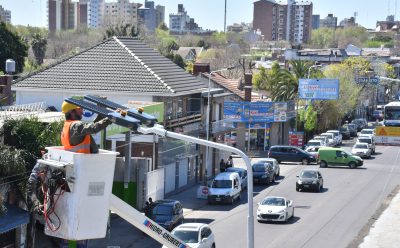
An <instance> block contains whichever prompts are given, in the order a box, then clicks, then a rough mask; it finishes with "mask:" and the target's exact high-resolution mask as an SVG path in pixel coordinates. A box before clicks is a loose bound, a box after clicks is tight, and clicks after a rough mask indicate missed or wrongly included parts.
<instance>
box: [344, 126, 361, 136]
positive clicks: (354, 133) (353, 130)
mask: <svg viewBox="0 0 400 248" xmlns="http://www.w3.org/2000/svg"><path fill="white" fill-rule="evenodd" d="M343 126H344V127H348V128H349V130H350V136H351V137H357V132H358V131H359V130H358V127H357V125H356V124H345V125H343ZM360 130H361V129H360Z"/></svg>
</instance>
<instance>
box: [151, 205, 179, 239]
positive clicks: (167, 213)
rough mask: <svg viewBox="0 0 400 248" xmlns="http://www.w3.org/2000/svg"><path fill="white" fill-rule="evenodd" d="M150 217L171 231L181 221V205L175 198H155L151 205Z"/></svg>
mask: <svg viewBox="0 0 400 248" xmlns="http://www.w3.org/2000/svg"><path fill="white" fill-rule="evenodd" d="M150 219H152V220H154V221H155V222H157V224H159V225H160V226H162V227H164V228H165V229H167V230H168V231H171V230H172V229H173V228H174V227H175V226H177V225H179V224H182V223H183V220H184V217H183V208H182V205H181V203H180V202H179V201H176V200H168V199H166V200H157V201H155V202H154V203H153V205H152V206H151V213H150Z"/></svg>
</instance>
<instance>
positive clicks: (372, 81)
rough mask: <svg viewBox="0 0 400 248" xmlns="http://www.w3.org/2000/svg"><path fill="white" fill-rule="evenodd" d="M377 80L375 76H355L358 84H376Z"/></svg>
mask: <svg viewBox="0 0 400 248" xmlns="http://www.w3.org/2000/svg"><path fill="white" fill-rule="evenodd" d="M379 81H380V80H379V78H377V77H359V78H357V83H359V84H374V85H378V84H379Z"/></svg>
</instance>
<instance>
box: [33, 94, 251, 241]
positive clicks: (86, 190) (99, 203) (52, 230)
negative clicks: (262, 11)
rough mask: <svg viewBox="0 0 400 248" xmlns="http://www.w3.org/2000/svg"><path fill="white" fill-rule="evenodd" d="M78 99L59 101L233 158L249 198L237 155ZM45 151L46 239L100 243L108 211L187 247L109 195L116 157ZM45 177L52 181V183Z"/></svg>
mask: <svg viewBox="0 0 400 248" xmlns="http://www.w3.org/2000/svg"><path fill="white" fill-rule="evenodd" d="M84 99H85V100H86V101H85V100H83V99H72V98H68V99H66V100H65V101H67V102H69V103H72V104H75V105H77V106H80V107H82V108H84V109H88V110H90V111H93V112H95V113H97V114H99V115H102V116H108V117H110V118H111V119H112V121H113V122H114V123H115V124H117V125H121V126H124V127H127V128H130V129H131V130H133V131H135V132H139V133H143V134H156V135H160V136H162V137H171V138H175V139H179V140H184V141H187V142H193V143H196V144H200V145H205V146H208V147H213V148H217V149H221V150H225V151H229V152H232V153H236V154H239V155H240V156H241V157H242V158H243V159H244V161H245V163H246V165H247V167H248V173H249V175H248V197H249V199H252V197H253V180H252V179H253V176H252V171H251V164H250V160H249V159H248V157H247V156H246V155H245V154H244V153H243V152H242V151H240V150H238V149H236V148H234V147H230V146H226V145H223V144H218V143H215V142H211V141H208V140H202V139H198V138H195V137H191V136H186V135H182V134H177V133H173V132H169V131H167V130H165V129H164V127H162V126H160V125H158V124H156V122H157V120H156V118H154V117H153V116H150V115H148V114H145V113H143V112H142V111H137V110H132V109H127V108H126V107H124V106H122V105H118V104H116V103H113V102H110V101H107V100H104V99H101V98H98V97H95V96H85V97H84ZM92 102H94V103H96V104H98V105H96V104H94V103H92ZM116 109H122V110H124V111H126V114H121V113H117V112H115V111H114V110H116ZM47 150H48V153H47V154H45V156H44V157H43V159H40V160H38V163H39V164H40V165H41V168H47V169H46V171H47V175H49V178H48V180H47V181H48V182H50V181H51V182H52V183H49V184H48V185H47V187H48V188H49V189H50V190H48V191H47V196H48V197H47V199H48V201H47V205H49V206H47V209H50V210H51V211H49V213H48V214H47V215H46V218H47V220H46V227H45V228H46V229H45V232H46V234H47V235H50V236H55V237H59V238H63V239H68V240H82V239H95V238H104V237H105V236H106V228H107V221H108V215H109V210H112V211H113V212H115V213H117V214H118V215H119V216H121V217H122V218H123V219H125V220H126V221H128V222H129V223H131V224H132V225H134V226H136V227H137V228H138V229H140V230H141V231H143V232H145V233H146V234H148V235H149V236H150V237H152V238H153V239H155V240H157V241H158V242H160V243H161V244H163V245H166V246H167V247H170V248H174V247H178V248H186V247H189V246H187V245H186V244H185V243H184V242H183V241H182V240H180V239H179V238H177V237H175V236H174V235H173V234H171V233H170V232H168V231H167V230H165V229H164V228H163V227H161V226H160V225H158V224H157V223H156V222H154V221H153V220H151V219H149V218H147V217H146V216H145V215H144V214H143V213H141V212H139V211H138V210H136V209H135V208H133V207H132V206H130V205H129V204H127V203H125V202H124V201H122V200H121V199H119V198H118V197H117V196H115V195H113V194H112V182H113V177H114V169H115V160H116V156H117V153H116V152H111V151H105V150H100V151H99V153H98V154H82V153H74V152H69V151H65V150H64V149H63V148H62V147H48V148H47ZM58 172H61V173H58ZM51 175H58V176H57V178H56V180H54V179H53V178H51ZM59 175H62V176H61V177H60V176H59ZM67 186H68V187H67ZM49 192H50V193H49ZM45 199H46V197H45ZM45 205H46V204H45ZM45 209H46V206H45ZM248 210H249V215H248V218H247V219H248V248H253V247H254V234H253V232H254V231H253V230H254V229H253V228H254V216H253V201H249V203H248Z"/></svg>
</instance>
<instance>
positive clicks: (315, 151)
mask: <svg viewBox="0 0 400 248" xmlns="http://www.w3.org/2000/svg"><path fill="white" fill-rule="evenodd" d="M319 148H320V146H310V147H307V148H306V149H305V150H304V151H306V152H308V153H310V154H311V155H313V156H314V157H315V159H317V160H318V150H319Z"/></svg>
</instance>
